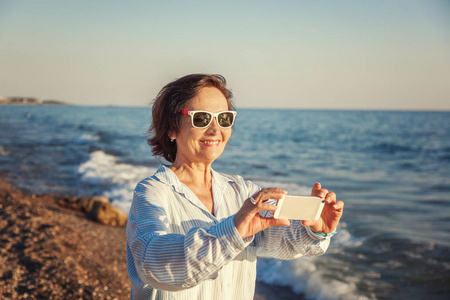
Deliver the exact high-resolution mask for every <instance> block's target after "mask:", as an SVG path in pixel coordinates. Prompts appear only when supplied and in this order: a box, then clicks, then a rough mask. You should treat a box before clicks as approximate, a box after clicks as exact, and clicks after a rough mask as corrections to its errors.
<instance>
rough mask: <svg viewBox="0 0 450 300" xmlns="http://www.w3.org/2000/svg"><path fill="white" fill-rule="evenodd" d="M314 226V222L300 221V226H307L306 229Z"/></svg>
mask: <svg viewBox="0 0 450 300" xmlns="http://www.w3.org/2000/svg"><path fill="white" fill-rule="evenodd" d="M315 224H316V221H313V220H303V221H302V225H303V226H307V227H311V226H313V225H315Z"/></svg>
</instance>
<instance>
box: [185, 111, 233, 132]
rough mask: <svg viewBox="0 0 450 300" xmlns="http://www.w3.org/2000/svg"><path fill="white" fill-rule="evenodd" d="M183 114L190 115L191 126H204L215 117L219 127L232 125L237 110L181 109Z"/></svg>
mask: <svg viewBox="0 0 450 300" xmlns="http://www.w3.org/2000/svg"><path fill="white" fill-rule="evenodd" d="M181 113H182V114H183V115H189V116H191V121H192V127H195V128H205V127H208V126H209V124H211V122H212V120H213V119H214V118H216V120H217V124H219V127H221V128H229V127H231V126H233V124H234V119H235V118H236V115H237V112H235V111H232V110H227V111H221V112H218V113H212V112H209V111H202V110H186V109H183V110H182V111H181Z"/></svg>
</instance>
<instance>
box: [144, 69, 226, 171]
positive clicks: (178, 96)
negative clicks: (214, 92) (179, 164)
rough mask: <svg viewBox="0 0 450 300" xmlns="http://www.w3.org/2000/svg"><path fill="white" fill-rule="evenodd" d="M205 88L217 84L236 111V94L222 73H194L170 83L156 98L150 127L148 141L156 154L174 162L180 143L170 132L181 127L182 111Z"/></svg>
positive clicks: (176, 130)
mask: <svg viewBox="0 0 450 300" xmlns="http://www.w3.org/2000/svg"><path fill="white" fill-rule="evenodd" d="M205 87H215V88H217V89H218V90H219V91H221V92H222V94H223V95H224V96H225V98H226V99H227V102H228V109H230V110H234V105H233V103H232V100H231V99H232V98H233V94H232V93H231V91H230V90H228V89H227V82H226V80H225V78H224V77H223V76H221V75H208V74H191V75H187V76H184V77H182V78H179V79H177V80H174V81H172V82H170V83H169V84H167V85H166V86H165V87H163V88H162V90H161V91H160V92H159V94H158V95H157V96H156V98H155V100H154V101H153V106H152V123H151V125H150V128H149V130H148V134H149V138H148V139H147V143H148V144H149V145H150V147H151V149H152V153H153V155H155V156H163V157H164V158H165V159H166V160H167V161H168V162H171V163H173V162H174V161H175V158H176V156H177V145H176V143H174V142H171V141H170V138H169V134H170V133H178V132H179V130H180V115H181V110H182V109H184V108H185V107H186V104H187V103H188V102H189V101H190V100H191V99H193V98H194V97H195V96H196V95H197V94H198V92H199V91H200V90H201V89H202V88H205Z"/></svg>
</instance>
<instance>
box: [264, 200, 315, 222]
mask: <svg viewBox="0 0 450 300" xmlns="http://www.w3.org/2000/svg"><path fill="white" fill-rule="evenodd" d="M323 206H324V198H320V197H315V196H284V197H283V198H281V199H280V200H278V203H277V210H276V211H275V212H274V214H273V217H274V218H275V219H291V220H318V219H319V218H320V215H321V214H322V209H323Z"/></svg>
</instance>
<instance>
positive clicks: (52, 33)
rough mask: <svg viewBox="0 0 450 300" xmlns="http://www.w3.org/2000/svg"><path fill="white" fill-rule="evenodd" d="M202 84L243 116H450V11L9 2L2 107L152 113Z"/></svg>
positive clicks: (444, 4)
mask: <svg viewBox="0 0 450 300" xmlns="http://www.w3.org/2000/svg"><path fill="white" fill-rule="evenodd" d="M191 73H209V74H221V75H223V76H224V77H225V78H226V79H227V82H228V87H229V88H230V89H231V90H232V92H233V94H234V101H235V104H236V106H237V107H238V108H292V109H357V110H359V109H362V110H374V109H375V110H450V1H448V0H441V1H439V0H408V1H401V0H397V1H396V0H390V1H387V0H378V1H287V0H278V1H264V0H260V1H244V0H241V1H233V0H230V1H212V0H209V1H94V0H89V1H84V0H78V1H45V0H42V1H25V0H24V1H20V0H17V1H8V0H0V96H4V97H12V96H22V97H35V98H40V99H47V100H60V101H65V102H68V103H71V104H76V105H115V106H148V105H150V104H151V101H152V100H153V99H154V98H155V96H156V95H157V93H158V92H159V91H160V89H161V88H162V87H163V86H164V85H166V84H167V83H169V82H170V81H172V80H174V79H177V78H180V77H182V76H184V75H187V74H191Z"/></svg>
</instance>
